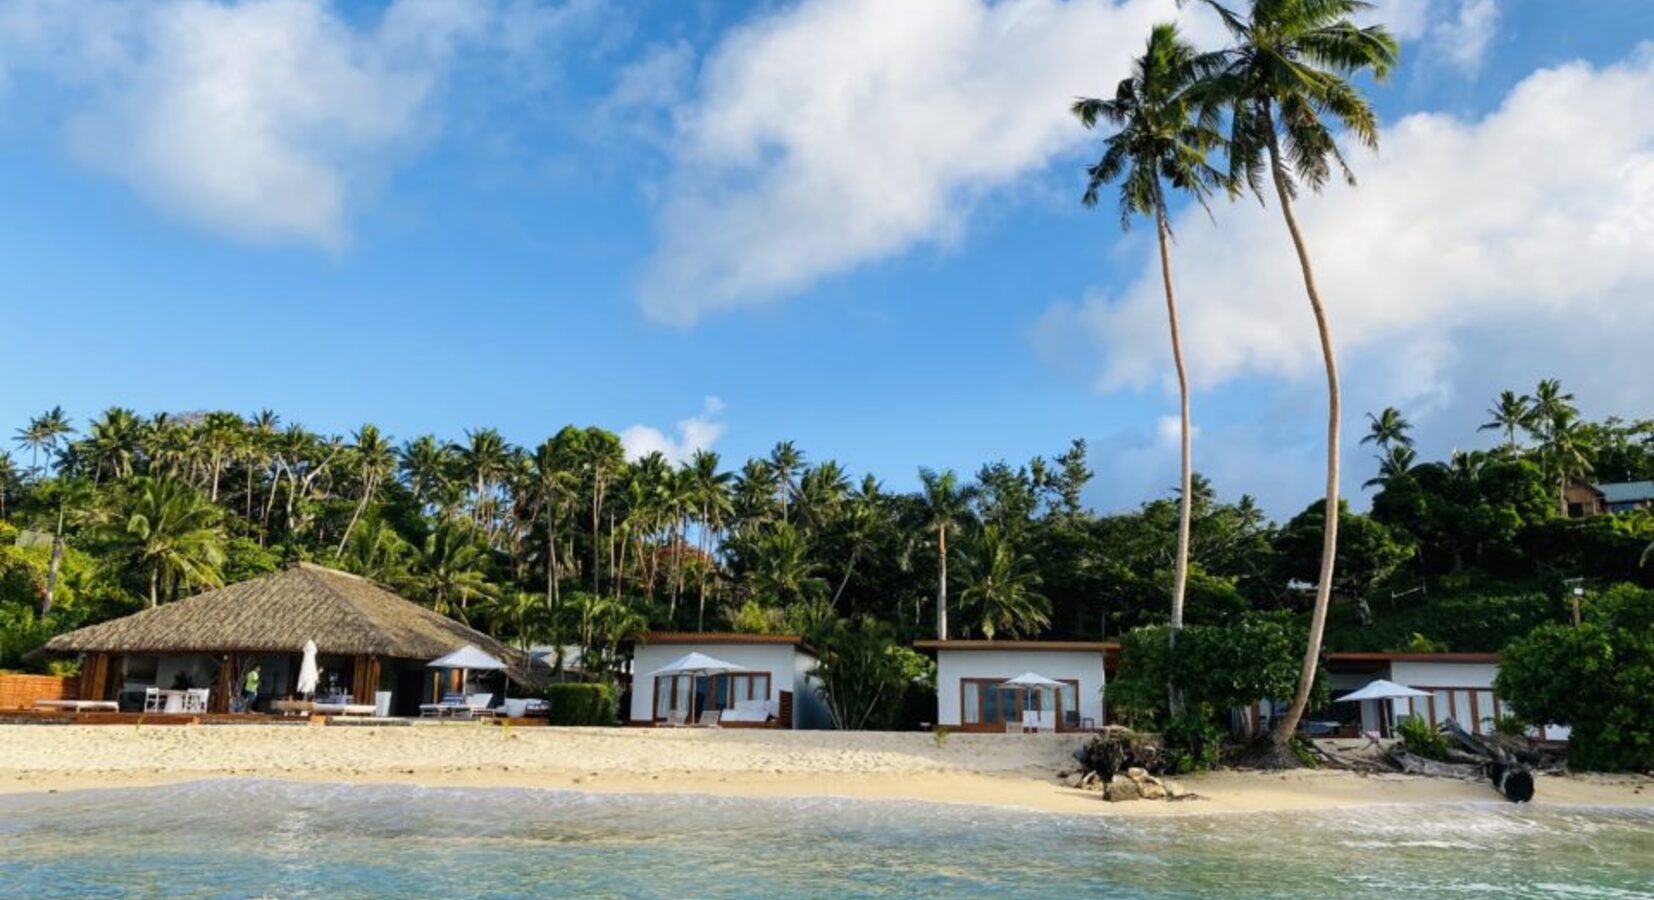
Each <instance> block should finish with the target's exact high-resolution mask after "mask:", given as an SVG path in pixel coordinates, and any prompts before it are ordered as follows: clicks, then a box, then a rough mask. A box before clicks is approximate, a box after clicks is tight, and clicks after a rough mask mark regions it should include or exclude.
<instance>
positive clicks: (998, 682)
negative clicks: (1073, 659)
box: [959, 676, 1080, 728]
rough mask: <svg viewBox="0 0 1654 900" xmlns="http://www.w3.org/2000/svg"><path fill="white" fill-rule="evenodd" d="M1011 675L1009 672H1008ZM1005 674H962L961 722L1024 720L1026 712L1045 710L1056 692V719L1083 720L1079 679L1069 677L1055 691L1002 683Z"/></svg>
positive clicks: (1068, 723)
mask: <svg viewBox="0 0 1654 900" xmlns="http://www.w3.org/2000/svg"><path fill="white" fill-rule="evenodd" d="M1007 677H1009V676H1007ZM1004 681H1005V679H1004V678H961V679H960V680H959V691H960V703H959V722H960V725H961V726H972V725H975V726H981V727H983V728H992V727H994V726H1004V725H1005V724H1006V723H1009V722H1020V721H1022V713H1023V712H1044V711H1045V710H1044V706H1045V705H1047V704H1049V703H1051V702H1052V697H1053V696H1055V699H1056V705H1057V708H1056V710H1055V712H1056V718H1055V721H1056V722H1057V723H1058V724H1059V725H1061V726H1062V727H1065V728H1070V727H1073V728H1077V727H1079V724H1080V715H1079V709H1080V705H1079V697H1080V683H1079V682H1078V681H1075V680H1072V679H1066V680H1064V681H1063V683H1062V687H1060V688H1057V689H1055V691H1054V692H1053V691H1051V690H1045V689H1039V688H1035V689H1026V688H1011V687H1003V686H1002V685H1003V683H1004Z"/></svg>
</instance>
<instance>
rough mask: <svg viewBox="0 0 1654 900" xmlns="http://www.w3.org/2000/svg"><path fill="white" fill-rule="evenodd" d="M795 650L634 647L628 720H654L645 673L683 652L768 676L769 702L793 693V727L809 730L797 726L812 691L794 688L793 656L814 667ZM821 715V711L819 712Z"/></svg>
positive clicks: (748, 646)
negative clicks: (707, 657)
mask: <svg viewBox="0 0 1654 900" xmlns="http://www.w3.org/2000/svg"><path fill="white" fill-rule="evenodd" d="M796 649H797V648H796V647H795V646H794V645H792V644H713V643H705V644H638V645H637V646H636V647H635V648H633V650H632V710H631V716H630V718H631V719H632V721H635V722H648V721H650V720H651V719H653V718H654V709H653V706H654V703H655V679H654V678H652V677H650V675H649V673H651V672H653V671H655V670H657V669H661V668H665V667H666V666H667V665H669V664H670V663H672V662H673V661H674V660H676V659H678V658H679V657H681V656H683V655H685V654H687V653H704V654H706V655H707V656H710V657H712V658H713V659H721V660H723V661H724V662H728V663H734V664H735V665H738V666H744V667H746V668H747V669H750V670H752V671H754V672H768V673H769V675H770V696H769V699H771V700H774V701H777V702H779V701H780V700H781V692H782V691H791V692H792V693H793V726H794V727H795V728H797V727H810V726H806V725H801V724H799V722H800V715H801V712H803V711H804V708H803V706H802V705H801V704H804V703H806V702H807V701H808V702H814V703H815V704H816V705H817V706H819V704H820V701H818V700H815V694H814V691H813V690H812V691H809V692H808V693H807V694H806V693H805V692H802V691H800V690H799V688H798V686H797V685H798V682H799V680H800V674H799V671H798V666H797V664H796V663H795V661H794V657H795V656H798V657H802V658H804V659H807V660H810V666H809V668H812V669H813V668H814V660H813V659H812V658H811V657H810V656H809V654H806V653H795V651H796ZM822 711H823V712H825V709H823V710H822Z"/></svg>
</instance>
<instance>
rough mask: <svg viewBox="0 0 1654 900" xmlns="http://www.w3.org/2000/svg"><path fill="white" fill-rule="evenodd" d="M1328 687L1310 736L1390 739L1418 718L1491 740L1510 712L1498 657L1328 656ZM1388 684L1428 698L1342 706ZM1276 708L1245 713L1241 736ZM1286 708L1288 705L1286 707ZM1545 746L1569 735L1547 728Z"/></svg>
mask: <svg viewBox="0 0 1654 900" xmlns="http://www.w3.org/2000/svg"><path fill="white" fill-rule="evenodd" d="M1326 659H1327V662H1326V671H1327V683H1328V687H1329V688H1330V689H1331V692H1332V700H1333V702H1332V704H1331V707H1330V708H1329V709H1326V710H1319V711H1311V712H1310V713H1309V714H1308V715H1306V716H1305V718H1306V720H1308V724H1307V725H1306V726H1305V727H1306V728H1307V729H1308V730H1310V731H1311V733H1323V734H1327V735H1339V736H1345V737H1354V736H1357V735H1359V734H1362V733H1372V734H1381V735H1389V734H1392V733H1393V731H1394V726H1395V723H1396V722H1398V721H1400V720H1401V719H1404V718H1406V717H1408V716H1411V715H1417V716H1419V717H1421V718H1423V719H1424V720H1425V721H1426V722H1428V723H1430V726H1431V727H1432V728H1434V727H1437V726H1439V725H1441V724H1442V723H1443V722H1445V721H1447V720H1448V719H1452V720H1453V721H1455V722H1457V723H1458V724H1459V725H1460V726H1462V727H1463V728H1464V729H1465V730H1467V731H1470V732H1473V733H1475V734H1491V733H1492V732H1493V730H1494V722H1495V721H1496V720H1497V719H1498V718H1499V717H1500V716H1502V715H1506V714H1508V713H1509V712H1510V710H1509V708H1508V707H1507V705H1506V703H1505V701H1504V698H1501V697H1500V696H1499V695H1498V693H1497V692H1495V691H1494V689H1493V682H1494V679H1495V678H1496V677H1498V674H1499V654H1497V653H1414V652H1406V651H1402V652H1350V653H1328V654H1327V657H1326ZM1378 679H1383V680H1385V681H1390V682H1394V683H1395V684H1397V685H1400V686H1402V687H1405V688H1411V689H1413V690H1415V691H1423V692H1424V693H1425V694H1427V695H1428V696H1424V697H1397V698H1394V699H1387V700H1362V701H1355V702H1351V703H1341V702H1339V698H1341V697H1343V696H1345V695H1348V694H1352V693H1354V692H1356V691H1358V690H1360V689H1361V688H1363V687H1365V686H1366V685H1368V684H1371V683H1372V682H1373V681H1375V680H1378ZM1275 706H1276V704H1272V703H1270V702H1269V701H1262V702H1260V703H1257V704H1254V705H1253V707H1252V708H1251V709H1247V710H1240V711H1239V712H1238V713H1237V715H1238V716H1239V717H1240V719H1241V725H1240V728H1239V730H1240V731H1242V732H1256V731H1257V730H1258V729H1259V728H1260V727H1262V726H1261V723H1264V722H1267V721H1269V718H1270V717H1271V716H1272V715H1273V712H1274V709H1275ZM1283 707H1284V704H1283ZM1537 736H1538V737H1541V738H1542V739H1544V740H1551V741H1565V740H1567V739H1568V729H1567V728H1565V727H1561V726H1556V725H1548V726H1545V728H1544V730H1543V733H1542V734H1540V735H1537Z"/></svg>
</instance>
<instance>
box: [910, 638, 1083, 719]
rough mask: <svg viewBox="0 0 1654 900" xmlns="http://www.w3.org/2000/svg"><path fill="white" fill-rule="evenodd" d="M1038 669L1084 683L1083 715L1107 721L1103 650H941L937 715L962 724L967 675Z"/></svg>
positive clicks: (1012, 675)
mask: <svg viewBox="0 0 1654 900" xmlns="http://www.w3.org/2000/svg"><path fill="white" fill-rule="evenodd" d="M1024 672H1036V673H1038V674H1040V675H1044V676H1045V677H1046V678H1050V679H1053V680H1055V681H1078V682H1079V683H1080V696H1079V703H1080V718H1082V719H1092V720H1094V721H1096V723H1097V724H1098V725H1101V724H1103V654H1102V651H1100V650H937V651H936V719H937V723H938V724H940V725H947V726H949V727H953V728H957V727H958V726H959V724H960V712H959V682H960V681H961V680H962V679H966V678H997V679H1002V680H1003V679H1007V678H1015V677H1016V676H1018V675H1021V674H1022V673H1024Z"/></svg>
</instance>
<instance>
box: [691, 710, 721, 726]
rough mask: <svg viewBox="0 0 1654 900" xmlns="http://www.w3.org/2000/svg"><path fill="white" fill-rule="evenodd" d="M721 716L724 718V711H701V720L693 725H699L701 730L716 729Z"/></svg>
mask: <svg viewBox="0 0 1654 900" xmlns="http://www.w3.org/2000/svg"><path fill="white" fill-rule="evenodd" d="M723 716H724V711H723V710H721V709H706V710H702V711H701V720H700V721H699V722H697V723H695V724H696V725H699V726H700V727H702V728H717V727H718V721H719V720H720V719H722V718H723Z"/></svg>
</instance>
